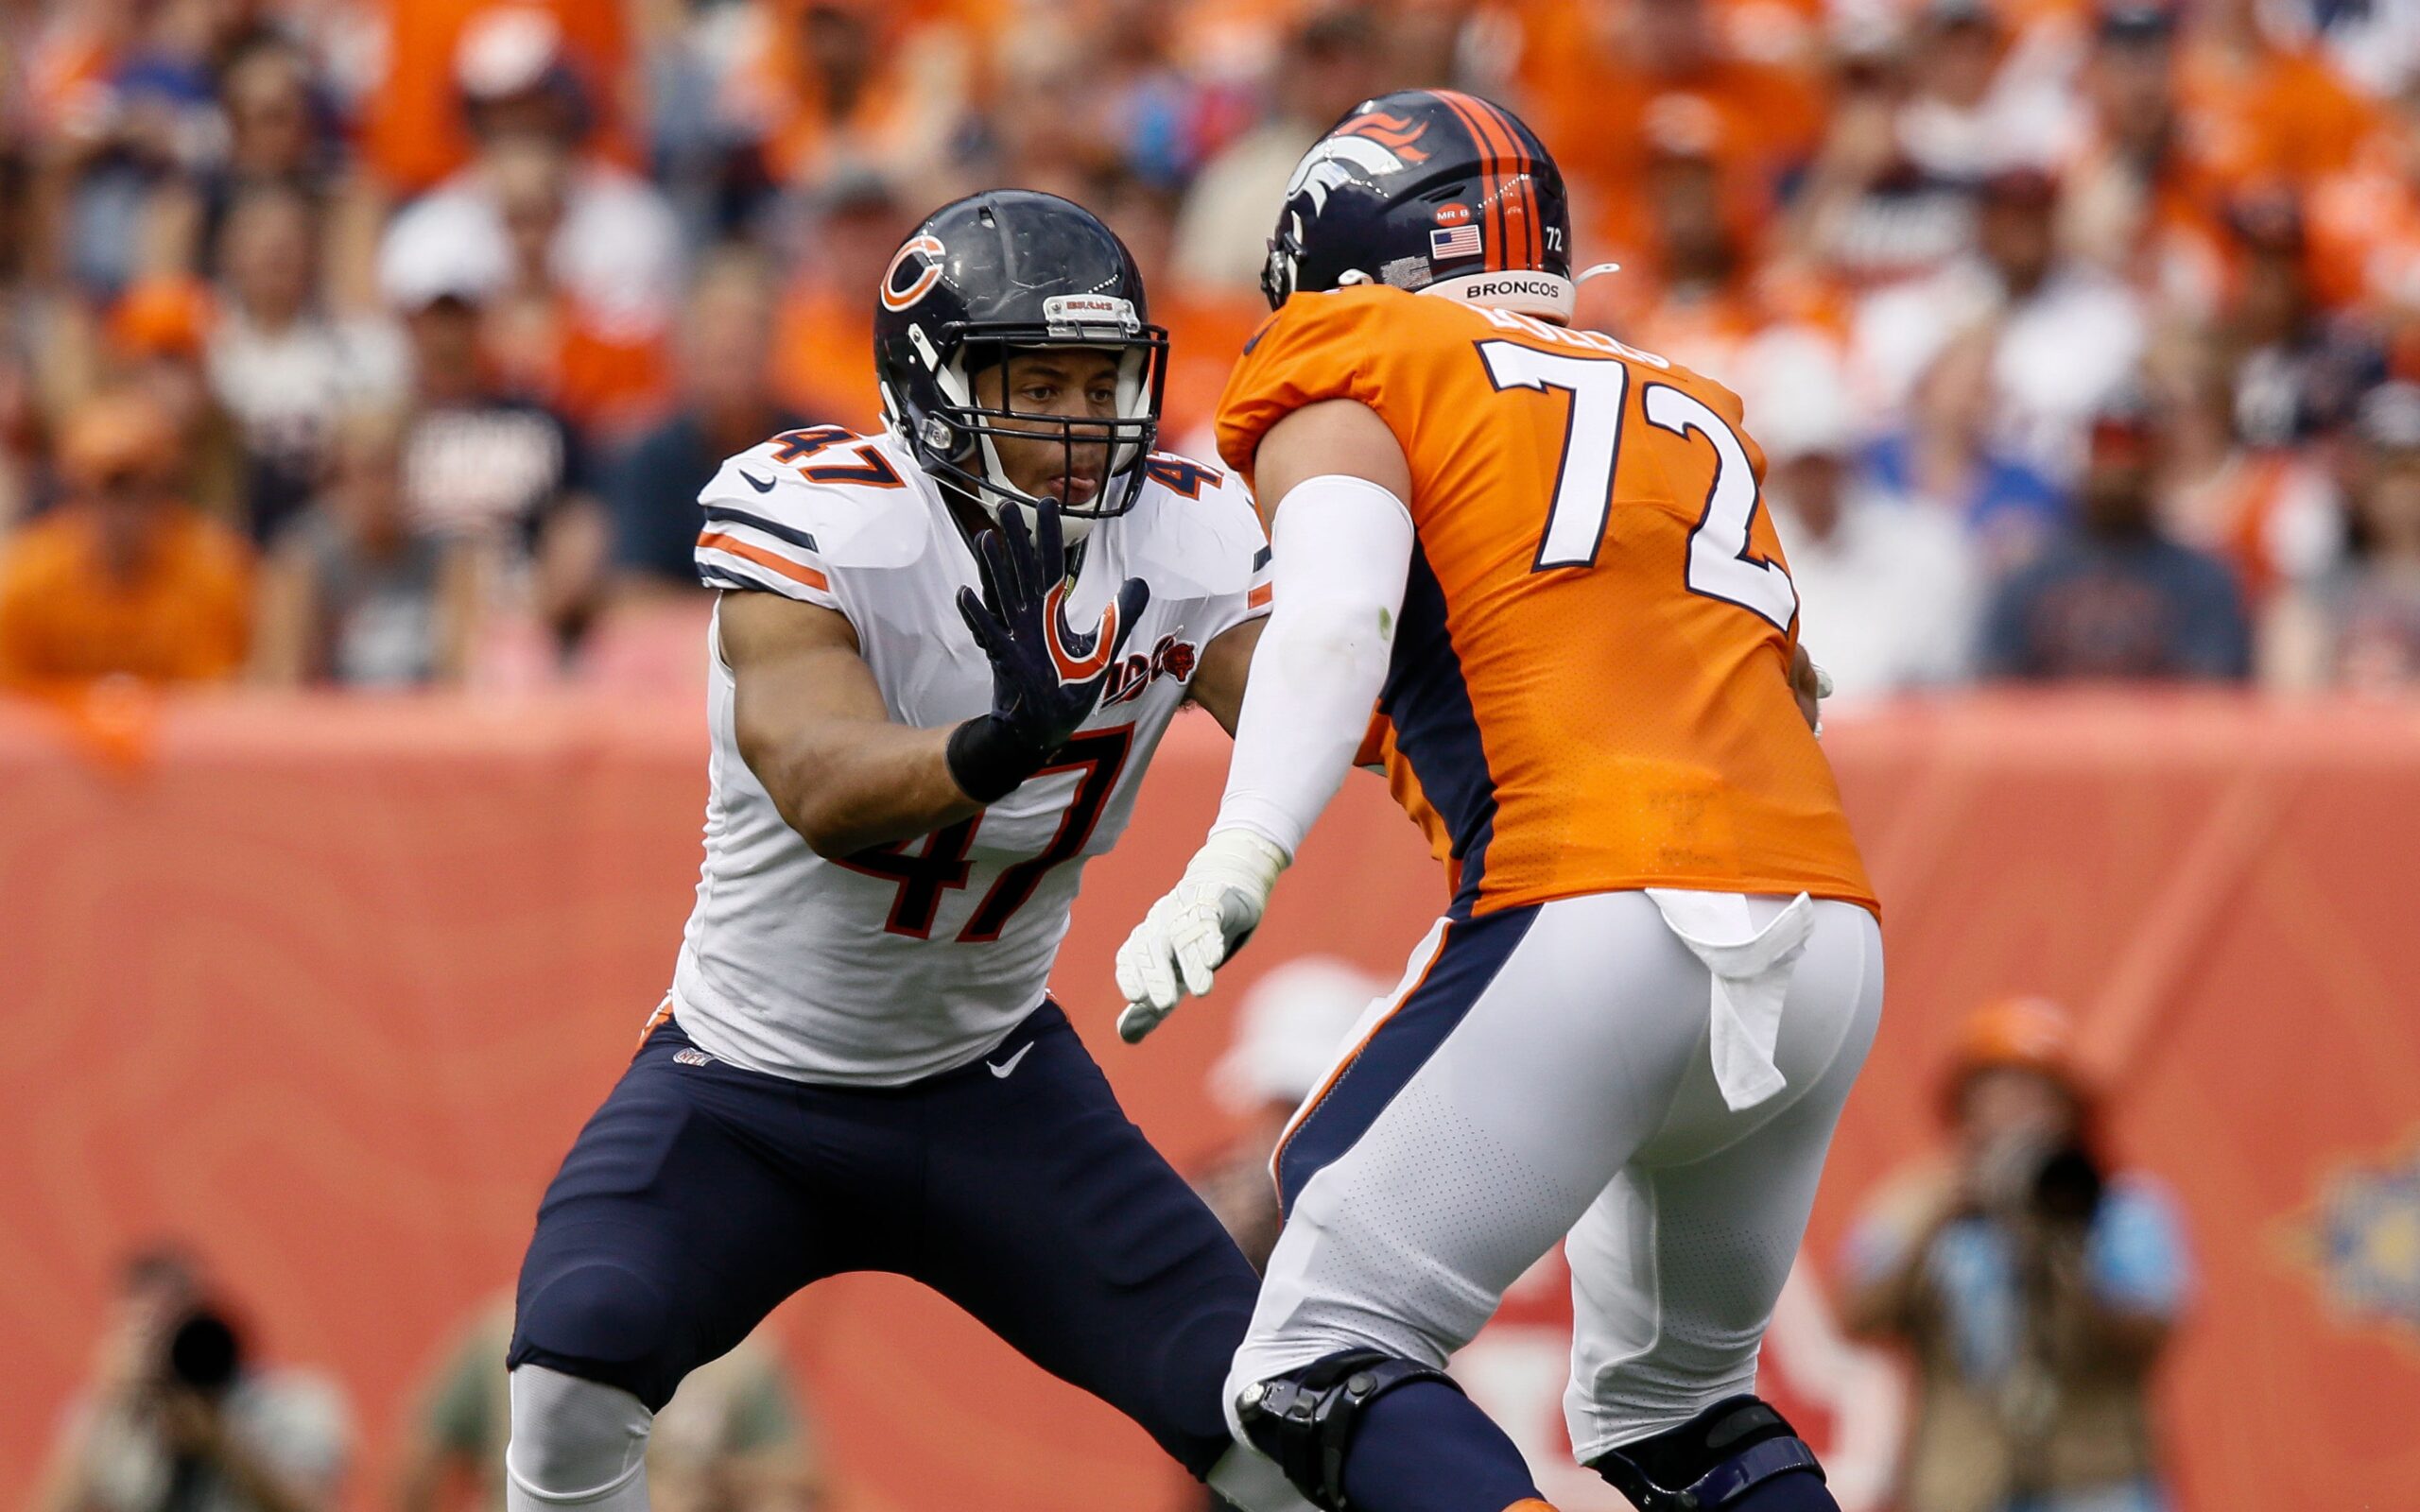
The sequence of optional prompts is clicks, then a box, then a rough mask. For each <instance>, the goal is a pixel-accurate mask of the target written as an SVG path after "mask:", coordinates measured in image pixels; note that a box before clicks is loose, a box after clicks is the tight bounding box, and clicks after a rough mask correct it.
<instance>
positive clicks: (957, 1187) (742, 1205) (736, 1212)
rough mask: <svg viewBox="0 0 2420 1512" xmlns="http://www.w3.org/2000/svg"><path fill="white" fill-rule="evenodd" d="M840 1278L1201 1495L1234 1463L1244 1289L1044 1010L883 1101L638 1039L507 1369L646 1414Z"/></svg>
mask: <svg viewBox="0 0 2420 1512" xmlns="http://www.w3.org/2000/svg"><path fill="white" fill-rule="evenodd" d="M683 1052H686V1053H687V1054H686V1056H685V1057H683ZM701 1060H702V1063H698V1062H700V1061H701ZM1002 1066H1006V1067H1008V1068H1009V1069H1008V1072H1007V1074H1005V1075H1003V1074H997V1073H996V1070H995V1068H998V1067H1002ZM853 1270H873V1271H890V1272H892V1273H894V1274H897V1275H901V1276H906V1277H909V1278H912V1279H913V1280H919V1281H922V1282H924V1283H925V1285H927V1286H930V1287H932V1288H933V1289H934V1290H935V1291H937V1292H939V1293H941V1294H942V1296H943V1297H948V1298H949V1299H950V1300H952V1301H954V1302H956V1303H957V1304H958V1305H959V1306H960V1307H962V1308H964V1309H965V1310H966V1311H967V1312H968V1313H970V1314H973V1315H974V1316H975V1317H976V1318H977V1319H978V1320H979V1321H981V1322H982V1323H983V1324H984V1326H986V1327H987V1328H989V1329H991V1330H992V1332H994V1333H996V1334H998V1335H999V1336H1000V1337H1001V1338H1002V1339H1004V1340H1006V1341H1007V1342H1008V1343H1009V1344H1011V1346H1013V1347H1014V1348H1015V1349H1017V1350H1018V1351H1019V1352H1021V1353H1022V1354H1024V1355H1025V1356H1026V1357H1027V1358H1028V1359H1029V1360H1031V1361H1033V1362H1034V1363H1035V1364H1036V1365H1038V1366H1042V1367H1043V1368H1044V1369H1046V1370H1047V1371H1049V1372H1050V1373H1051V1374H1053V1375H1055V1376H1058V1377H1060V1378H1061V1379H1063V1380H1065V1381H1070V1382H1073V1383H1075V1384H1077V1385H1079V1386H1081V1387H1083V1388H1084V1389H1085V1390H1086V1391H1089V1392H1091V1393H1092V1394H1093V1395H1095V1396H1097V1397H1099V1398H1100V1399H1101V1400H1104V1401H1107V1402H1108V1403H1110V1405H1112V1406H1114V1407H1115V1408H1117V1409H1118V1410H1119V1411H1120V1412H1123V1413H1124V1414H1126V1416H1128V1417H1132V1418H1133V1419H1134V1420H1135V1421H1136V1422H1137V1423H1140V1424H1141V1425H1142V1426H1143V1427H1144V1429H1145V1430H1147V1431H1148V1432H1149V1433H1150V1435H1151V1436H1152V1437H1153V1438H1155V1439H1157V1440H1158V1441H1159V1443H1160V1446H1161V1447H1162V1448H1163V1449H1165V1450H1167V1452H1168V1453H1169V1454H1171V1455H1173V1456H1174V1457H1175V1458H1176V1459H1178V1460H1179V1461H1181V1462H1182V1463H1183V1464H1184V1467H1185V1468H1186V1469H1189V1470H1191V1471H1192V1472H1193V1473H1194V1474H1195V1475H1196V1476H1200V1475H1202V1474H1204V1473H1206V1472H1207V1471H1208V1469H1210V1467H1211V1465H1212V1464H1213V1463H1215V1462H1216V1461H1217V1460H1218V1458H1219V1455H1220V1454H1222V1453H1224V1452H1226V1450H1227V1448H1228V1445H1229V1439H1228V1436H1227V1428H1226V1424H1225V1421H1224V1419H1223V1417H1222V1416H1221V1413H1220V1410H1219V1390H1220V1387H1221V1384H1222V1383H1223V1382H1224V1381H1225V1379H1226V1374H1227V1367H1228V1365H1229V1363H1230V1362H1231V1361H1232V1360H1233V1359H1234V1357H1235V1352H1236V1345H1237V1344H1239V1343H1240V1342H1241V1341H1242V1339H1243V1333H1244V1326H1245V1324H1246V1323H1247V1322H1248V1321H1249V1320H1250V1319H1251V1316H1252V1306H1253V1294H1254V1293H1255V1291H1256V1290H1257V1289H1258V1286H1259V1280H1258V1278H1257V1277H1255V1276H1254V1275H1253V1270H1252V1267H1251V1266H1250V1265H1249V1264H1248V1263H1245V1261H1244V1258H1243V1255H1242V1253H1241V1252H1240V1251H1238V1250H1237V1249H1236V1246H1235V1244H1234V1242H1233V1241H1232V1240H1230V1239H1229V1238H1228V1237H1227V1234H1226V1231H1225V1230H1224V1229H1221V1228H1219V1223H1218V1220H1216V1219H1215V1218H1213V1217H1212V1216H1211V1215H1210V1211H1209V1210H1208V1209H1207V1208H1205V1207H1203V1206H1202V1204H1201V1201H1200V1199H1198V1198H1197V1197H1196V1196H1195V1195H1194V1194H1193V1193H1192V1191H1191V1189H1189V1188H1188V1187H1187V1186H1186V1185H1185V1184H1184V1179H1183V1178H1182V1177H1179V1176H1178V1175H1177V1174H1176V1172H1175V1171H1174V1170H1172V1169H1170V1167H1169V1166H1168V1163H1167V1161H1166V1160H1163V1159H1161V1157H1160V1154H1159V1152H1158V1151H1157V1150H1154V1149H1153V1148H1152V1147H1151V1146H1150V1143H1148V1142H1146V1141H1145V1139H1144V1138H1143V1135H1142V1131H1141V1130H1139V1129H1137V1128H1136V1127H1135V1126H1134V1125H1132V1124H1131V1123H1129V1122H1128V1121H1127V1118H1126V1115H1125V1114H1124V1113H1123V1112H1121V1111H1120V1110H1119V1108H1118V1106H1117V1101H1116V1099H1115V1097H1114V1096H1113V1095H1112V1094H1111V1092H1110V1089H1109V1083H1108V1081H1107V1080H1106V1079H1104V1078H1103V1077H1102V1075H1101V1073H1100V1068H1099V1067H1098V1065H1096V1064H1095V1063H1094V1062H1093V1058H1092V1056H1091V1055H1090V1054H1089V1053H1088V1052H1087V1051H1086V1050H1085V1049H1084V1047H1083V1044H1082V1042H1081V1041H1080V1040H1078V1039H1077V1038H1076V1033H1075V1031H1074V1030H1073V1029H1072V1028H1070V1027H1069V1026H1068V1024H1067V1020H1066V1017H1065V1015H1063V1013H1061V1012H1060V1010H1059V1008H1058V1007H1057V1006H1056V1005H1052V1004H1049V1003H1045V1004H1044V1005H1042V1006H1041V1007H1040V1008H1038V1009H1036V1010H1035V1011H1034V1013H1033V1014H1032V1015H1031V1016H1030V1017H1029V1018H1028V1019H1027V1020H1026V1021H1025V1022H1023V1023H1021V1024H1019V1025H1018V1026H1017V1028H1016V1030H1015V1031H1014V1032H1013V1033H1011V1035H1010V1036H1009V1038H1008V1039H1007V1040H1004V1041H1002V1043H1001V1045H1000V1047H999V1048H998V1049H997V1050H995V1051H994V1052H993V1053H992V1054H991V1055H990V1056H988V1057H985V1058H984V1059H982V1060H978V1061H977V1062H975V1063H974V1064H973V1065H970V1066H966V1067H963V1068H961V1069H959V1070H958V1071H954V1072H949V1073H946V1074H942V1075H939V1076H934V1077H930V1078H928V1079H926V1080H924V1081H920V1082H915V1083H912V1084H910V1085H908V1086H906V1087H899V1088H879V1089H876V1088H848V1087H838V1086H829V1085H813V1084H808V1083H804V1082H795V1081H790V1080H787V1079H786V1078H783V1077H778V1076H768V1075H764V1074H759V1073H756V1072H751V1071H743V1070H741V1069H739V1068H738V1067H736V1066H731V1065H726V1064H724V1063H723V1062H721V1061H717V1060H712V1059H704V1058H703V1057H700V1054H699V1052H698V1051H697V1050H696V1049H695V1047H694V1046H692V1045H691V1043H690V1041H689V1039H688V1037H687V1036H686V1035H685V1034H683V1033H682V1031H681V1029H680V1026H679V1024H678V1023H677V1022H666V1023H665V1024H663V1025H662V1026H660V1027H659V1028H657V1029H656V1030H655V1032H654V1033H653V1034H651V1035H650V1036H649V1037H648V1040H647V1042H646V1043H645V1044H644V1045H643V1046H641V1048H640V1050H639V1054H638V1057H637V1058H636V1059H635V1060H633V1061H632V1062H631V1068H630V1070H629V1071H628V1072H627V1073H625V1074H623V1076H622V1079H621V1081H620V1083H619V1084H618V1085H617V1086H615V1087H614V1091H613V1093H612V1094H611V1095H610V1096H608V1097H607V1098H606V1099H605V1103H604V1106H603V1107H601V1108H598V1109H597V1110H596V1115H595V1116H594V1117H592V1118H591V1119H590V1120H589V1121H588V1126H587V1127H586V1128H584V1129H582V1130H581V1131H580V1135H579V1140H578V1142H577V1143H574V1144H573V1145H572V1148H571V1153H570V1154H569V1155H568V1156H566V1157H565V1158H564V1160H563V1164H562V1170H561V1171H560V1172H559V1173H558V1174H557V1175H556V1177H555V1179H554V1184H553V1185H552V1186H550V1187H548V1188H547V1189H546V1195H545V1199H544V1201H543V1202H542V1203H541V1204H540V1205H539V1209H538V1231H537V1234H536V1236H535V1237H534V1238H533V1239H532V1240H531V1241H530V1244H529V1253H528V1257H527V1259H526V1260H525V1261H524V1262H523V1263H522V1268H521V1285H520V1295H519V1309H518V1314H517V1316H516V1318H515V1320H514V1326H513V1334H512V1349H511V1353H510V1357H509V1359H510V1364H511V1365H514V1366H519V1365H524V1364H536V1365H541V1366H547V1367H548V1368H550V1369H554V1370H560V1371H562V1372H563V1373H564V1374H566V1375H572V1376H578V1377H580V1378H582V1379H584V1380H589V1381H596V1382H601V1383H605V1384H607V1385H613V1386H619V1387H621V1388H622V1389H624V1390H626V1391H629V1392H631V1394H632V1395H634V1396H636V1397H637V1398H638V1399H639V1400H641V1401H643V1402H645V1403H646V1404H647V1405H648V1407H649V1408H650V1409H654V1408H660V1407H662V1406H663V1405H664V1403H665V1402H666V1400H669V1399H670V1398H671V1396H672V1389H673V1387H675V1386H676V1385H678V1384H679V1383H680V1382H681V1378H682V1377H683V1376H684V1375H686V1374H687V1373H688V1372H689V1371H690V1370H692V1369H694V1368H695V1367H696V1366H700V1365H702V1364H704V1363H705V1362H706V1361H708V1360H711V1359H713V1358H715V1357H716V1356H717V1355H719V1354H721V1353H723V1352H724V1351H725V1350H728V1349H731V1348H732V1347H733V1346H735V1345H736V1344H737V1343H739V1341H740V1340H741V1339H743V1338H745V1337H746V1336H747V1335H748V1334H749V1332H751V1331H752V1330H753V1329H754V1328H755V1327H756V1325H757V1324H758V1323H759V1322H761V1321H763V1319H764V1317H765V1315H766V1314H769V1313H770V1312H771V1311H772V1310H773V1308H774V1307H775V1306H776V1305H777V1304H779V1303H780V1302H781V1301H782V1299H783V1298H785V1297H788V1296H789V1295H790V1294H791V1293H792V1292H795V1291H797V1290H798V1289H799V1288H800V1287H802V1286H804V1285H806V1284H807V1283H808V1282H810V1281H814V1280H819V1279H821V1278H822V1277H825V1276H832V1275H836V1274H838V1273H839V1272H841V1271H853Z"/></svg>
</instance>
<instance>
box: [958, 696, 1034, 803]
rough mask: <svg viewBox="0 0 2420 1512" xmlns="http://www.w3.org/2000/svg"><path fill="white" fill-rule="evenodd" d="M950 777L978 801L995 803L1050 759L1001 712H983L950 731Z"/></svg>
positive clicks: (968, 795)
mask: <svg viewBox="0 0 2420 1512" xmlns="http://www.w3.org/2000/svg"><path fill="white" fill-rule="evenodd" d="M944 759H945V760H946V761H947V763H948V765H949V780H950V781H951V782H956V783H957V784H958V790H959V792H961V793H963V794H965V795H966V796H967V797H968V798H971V799H974V800H975V801H976V802H977V803H996V802H998V801H999V800H1000V799H1004V798H1006V797H1008V796H1009V795H1010V794H1011V793H1012V792H1015V791H1016V789H1017V785H1018V784H1019V783H1021V782H1024V781H1025V780H1026V779H1027V778H1029V777H1031V776H1032V775H1033V774H1034V773H1035V772H1037V771H1039V770H1040V769H1041V767H1042V764H1043V763H1044V762H1046V761H1048V760H1049V759H1050V751H1049V750H1048V749H1047V748H1043V749H1036V748H1035V747H1034V744H1033V742H1032V741H1030V740H1028V739H1026V738H1024V737H1022V736H1020V735H1019V734H1017V732H1016V731H1015V730H1012V729H1011V728H1010V725H1009V722H1008V721H1007V720H1005V719H1002V718H1001V717H1000V716H999V715H998V714H981V715H978V716H977V717H976V718H973V719H970V720H968V721H966V722H965V723H964V724H962V725H959V727H958V728H957V729H955V730H951V731H950V732H949V745H948V747H946V751H945V756H944Z"/></svg>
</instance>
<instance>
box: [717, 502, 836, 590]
mask: <svg viewBox="0 0 2420 1512" xmlns="http://www.w3.org/2000/svg"><path fill="white" fill-rule="evenodd" d="M696 561H697V568H698V580H699V581H700V582H701V583H704V584H705V585H706V586H707V587H709V588H721V589H730V590H739V591H754V592H761V593H779V594H781V595H782V596H783V597H785V598H794V599H798V600H799V601H801V602H802V603H807V604H814V605H817V606H819V607H821V608H823V609H829V610H838V609H839V608H840V600H839V597H838V595H837V594H836V593H833V591H832V578H831V575H830V574H829V573H828V572H827V571H826V570H825V568H824V564H823V561H822V558H821V556H820V555H819V554H818V553H817V552H816V549H815V538H814V537H813V536H811V535H809V534H807V532H805V531H804V530H801V529H798V528H797V527H796V526H793V525H786V524H781V523H780V522H778V521H774V520H769V519H766V518H764V517H763V516H760V515H752V514H749V513H746V512H744V511H741V510H737V509H733V508H729V507H722V506H713V505H710V506H708V507H707V509H706V523H705V528H703V529H702V530H700V532H699V533H698V545H697V551H696Z"/></svg>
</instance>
